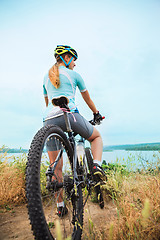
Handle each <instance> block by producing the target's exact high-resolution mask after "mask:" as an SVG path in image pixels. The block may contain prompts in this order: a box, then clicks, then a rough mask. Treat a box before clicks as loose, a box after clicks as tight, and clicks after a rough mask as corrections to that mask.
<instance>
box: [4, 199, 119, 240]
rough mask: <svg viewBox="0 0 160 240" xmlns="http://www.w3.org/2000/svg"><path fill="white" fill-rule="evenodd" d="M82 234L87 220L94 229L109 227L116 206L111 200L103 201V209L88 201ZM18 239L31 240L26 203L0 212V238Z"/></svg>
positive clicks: (85, 232) (86, 228) (5, 239)
mask: <svg viewBox="0 0 160 240" xmlns="http://www.w3.org/2000/svg"><path fill="white" fill-rule="evenodd" d="M84 211H85V214H84V216H85V217H84V226H85V227H84V234H85V235H86V236H87V235H88V233H89V227H88V221H89V219H91V220H92V222H93V223H94V228H95V229H99V230H100V229H104V228H105V229H106V228H109V225H110V222H111V221H112V220H113V218H114V217H115V216H116V208H115V206H114V205H113V203H112V201H109V202H107V203H105V207H104V209H103V210H102V209H100V207H99V205H98V204H96V203H92V202H90V201H89V203H87V205H86V207H85V210H84ZM8 239H18V240H33V239H34V237H33V235H32V232H31V227H30V224H29V220H28V214H27V208H26V205H22V206H18V207H14V208H13V209H12V210H10V211H7V212H0V240H8Z"/></svg>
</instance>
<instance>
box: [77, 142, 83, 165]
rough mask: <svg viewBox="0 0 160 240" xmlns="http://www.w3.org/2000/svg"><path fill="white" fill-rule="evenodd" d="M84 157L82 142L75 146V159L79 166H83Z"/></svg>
mask: <svg viewBox="0 0 160 240" xmlns="http://www.w3.org/2000/svg"><path fill="white" fill-rule="evenodd" d="M84 155H85V149H84V143H83V142H78V144H77V157H78V162H79V165H81V166H82V165H83V159H84Z"/></svg>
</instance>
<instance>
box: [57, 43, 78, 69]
mask: <svg viewBox="0 0 160 240" xmlns="http://www.w3.org/2000/svg"><path fill="white" fill-rule="evenodd" d="M64 53H69V54H71V55H72V58H71V60H70V61H69V63H66V61H64V59H63V57H62V56H61V55H62V54H64ZM54 56H55V58H56V59H57V57H58V56H59V57H60V58H61V59H62V61H63V62H64V63H65V65H66V67H69V64H70V63H71V61H72V59H73V58H75V60H77V58H78V54H77V52H76V50H74V49H73V48H71V47H70V46H66V45H57V47H56V49H55V50H54Z"/></svg>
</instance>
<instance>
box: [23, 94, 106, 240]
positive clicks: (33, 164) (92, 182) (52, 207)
mask: <svg viewBox="0 0 160 240" xmlns="http://www.w3.org/2000/svg"><path fill="white" fill-rule="evenodd" d="M54 105H56V106H59V107H60V108H61V109H62V110H63V113H64V119H65V123H66V128H67V134H66V133H64V132H63V131H62V129H61V128H60V127H58V126H55V125H47V126H44V127H42V128H41V129H40V130H39V131H38V132H37V134H36V135H35V136H34V138H33V140H32V143H31V146H30V149H29V153H28V161H27V167H26V198H27V207H28V214H29V219H30V224H31V226H32V231H33V235H34V237H35V239H38V240H45V239H49V240H51V239H55V238H54V237H55V236H56V229H57V228H56V227H55V223H56V220H57V219H58V220H59V221H60V226H61V232H62V235H63V238H64V239H66V238H67V237H68V236H71V238H72V239H76V240H79V239H81V237H82V230H83V212H84V206H85V204H86V202H87V199H88V196H89V195H91V192H92V190H93V189H94V190H95V191H96V196H97V201H98V203H99V205H100V207H101V208H103V207H104V200H103V195H102V191H101V186H100V182H98V181H97V178H96V176H94V174H93V158H92V154H91V150H90V148H85V146H84V144H85V139H83V138H82V137H81V138H80V139H79V140H78V142H76V140H75V135H74V132H73V131H72V129H71V125H70V121H69V117H68V114H69V113H68V106H67V99H66V98H65V97H60V98H57V99H54ZM92 124H95V123H94V122H93V121H92ZM67 135H68V136H67ZM47 141H52V142H53V144H54V147H56V150H55V151H54V153H55V161H54V162H53V163H50V162H49V160H48V156H47V152H46V149H45V146H46V144H47ZM62 166H63V168H62ZM57 201H59V202H60V201H61V202H62V201H63V202H64V204H65V206H66V209H67V214H66V215H65V216H63V217H60V218H59V216H58V213H57V212H56V211H57Z"/></svg>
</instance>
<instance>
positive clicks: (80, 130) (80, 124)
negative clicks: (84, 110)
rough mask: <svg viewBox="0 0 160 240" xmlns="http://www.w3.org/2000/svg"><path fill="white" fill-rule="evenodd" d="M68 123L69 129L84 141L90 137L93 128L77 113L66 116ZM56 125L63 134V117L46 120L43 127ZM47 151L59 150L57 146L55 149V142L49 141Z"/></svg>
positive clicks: (64, 128)
mask: <svg viewBox="0 0 160 240" xmlns="http://www.w3.org/2000/svg"><path fill="white" fill-rule="evenodd" d="M68 116H69V119H70V123H71V128H72V130H73V131H74V133H76V134H79V135H80V136H82V137H83V138H85V139H88V138H89V137H91V135H92V133H93V126H92V124H90V123H89V122H88V121H87V120H86V119H85V118H84V117H83V116H81V115H80V114H79V113H72V114H68ZM50 124H53V125H57V126H59V127H60V128H61V129H62V130H63V131H64V132H66V125H65V120H64V116H63V115H62V116H59V117H54V118H51V119H48V120H46V121H45V122H44V126H46V125H50ZM46 148H47V151H55V150H58V149H60V148H61V146H60V145H59V147H58V149H57V143H55V141H53V140H51V139H49V141H47V144H46Z"/></svg>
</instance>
